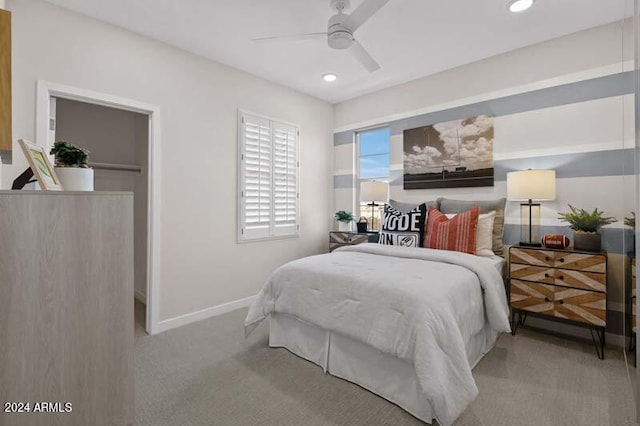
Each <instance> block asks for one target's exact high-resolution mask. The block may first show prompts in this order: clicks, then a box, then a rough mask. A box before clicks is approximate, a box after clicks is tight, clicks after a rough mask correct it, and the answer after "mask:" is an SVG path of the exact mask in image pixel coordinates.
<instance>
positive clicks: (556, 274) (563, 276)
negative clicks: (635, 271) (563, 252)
mask: <svg viewBox="0 0 640 426" xmlns="http://www.w3.org/2000/svg"><path fill="white" fill-rule="evenodd" d="M510 272H511V273H510V277H511V278H515V279H518V280H524V281H536V282H540V283H544V284H554V285H561V286H566V287H576V288H582V289H585V290H596V291H602V292H605V291H607V286H606V283H607V277H606V275H605V274H598V273H595V272H583V271H576V270H571V269H558V268H549V267H542V266H531V265H521V264H518V263H512V264H511V265H510Z"/></svg>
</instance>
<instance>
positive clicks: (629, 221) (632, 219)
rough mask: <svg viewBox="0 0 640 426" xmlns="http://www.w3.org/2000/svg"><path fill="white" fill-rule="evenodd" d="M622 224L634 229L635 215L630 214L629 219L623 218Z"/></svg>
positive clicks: (633, 213)
mask: <svg viewBox="0 0 640 426" xmlns="http://www.w3.org/2000/svg"><path fill="white" fill-rule="evenodd" d="M624 224H625V225H627V226H630V227H632V228H634V229H635V227H636V214H635V212H631V216H630V217H625V218H624Z"/></svg>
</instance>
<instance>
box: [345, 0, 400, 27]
mask: <svg viewBox="0 0 640 426" xmlns="http://www.w3.org/2000/svg"><path fill="white" fill-rule="evenodd" d="M388 2H389V0H364V1H363V2H362V3H361V4H360V6H358V7H357V8H356V9H355V10H354V11H353V12H351V14H350V15H349V17H348V18H347V19H345V21H344V22H343V23H342V25H344V26H345V27H347V28H349V29H350V30H351V31H352V32H353V31H355V30H357V29H358V28H360V26H361V25H362V24H364V23H365V22H367V20H368V19H369V18H371V17H372V16H373V15H374V14H375V13H376V12H377V11H378V10H380V9H382V7H383V6H384V5H385V4H387V3H388Z"/></svg>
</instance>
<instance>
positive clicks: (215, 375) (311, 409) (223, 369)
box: [135, 302, 635, 426]
mask: <svg viewBox="0 0 640 426" xmlns="http://www.w3.org/2000/svg"><path fill="white" fill-rule="evenodd" d="M136 305H137V306H136V310H137V312H136V322H137V324H136V341H135V376H136V377H135V391H136V393H135V396H136V400H135V405H136V424H137V425H153V426H169V425H175V426H198V425H203V426H204V425H207V426H209V425H295V426H303V425H304V426H315V425H318V426H319V425H368V426H371V425H398V426H400V425H424V423H422V422H421V421H420V420H418V419H416V418H414V417H413V416H411V415H410V414H408V413H406V412H405V411H403V410H402V409H401V408H399V407H397V406H395V405H393V404H391V403H389V402H387V401H386V400H384V399H382V398H380V397H378V396H376V395H374V394H372V393H371V392H368V391H366V390H364V389H362V388H360V387H359V386H357V385H354V384H352V383H349V382H347V381H344V380H341V379H338V378H335V377H332V376H330V375H328V374H325V373H323V371H322V369H321V368H320V367H318V366H316V365H315V364H312V363H310V362H308V361H305V360H303V359H301V358H299V357H297V356H295V355H293V354H291V353H290V352H288V351H287V350H286V349H272V348H269V347H268V326H267V324H263V325H262V326H261V327H260V328H258V329H257V330H256V331H255V332H254V333H253V334H252V335H251V336H250V337H249V338H248V339H246V340H245V338H244V332H243V327H242V323H243V320H244V317H245V315H246V311H247V310H246V309H240V310H237V311H234V312H230V313H228V314H225V315H221V316H218V317H214V318H210V319H207V320H204V321H200V322H198V323H194V324H190V325H187V326H184V327H181V328H178V329H175V330H171V331H167V332H164V333H162V334H159V335H156V336H148V335H146V334H145V333H144V330H143V328H142V325H141V324H142V322H143V321H144V316H143V314H140V311H141V310H143V309H144V307H143V306H142V305H140V304H139V302H136ZM631 370H632V374H633V375H635V369H633V368H632V369H631ZM473 375H474V377H475V380H476V383H477V385H478V388H479V390H480V395H479V396H478V398H477V399H476V400H475V401H474V402H473V403H472V404H471V405H470V406H469V408H468V409H467V410H466V411H465V412H464V413H463V415H462V416H461V417H460V418H459V419H458V420H457V421H456V423H455V425H456V426H463V425H487V426H488V425H492V426H499V425H505V426H506V425H509V426H513V425H522V426H528V425H532V426H533V425H536V426H539V425H559V426H562V425H567V426H581V425H590V426H591V425H593V426H598V425H602V426H606V425H613V426H626V425H634V424H635V421H634V419H635V408H634V403H633V395H632V391H631V389H632V385H634V383H631V381H630V379H629V374H628V372H627V367H626V365H625V361H624V357H623V350H622V349H619V348H609V349H608V351H607V357H606V359H605V360H604V361H600V360H599V359H598V358H597V356H596V355H595V351H594V349H593V347H592V346H591V345H590V344H589V343H586V342H576V341H571V340H566V339H562V338H558V337H554V336H549V335H546V334H543V333H539V332H535V331H531V330H527V329H521V330H520V331H518V335H516V336H511V335H509V334H505V335H502V336H501V337H500V338H499V340H498V343H497V345H496V347H495V348H494V349H493V350H492V351H491V352H490V353H489V354H487V355H486V356H485V357H484V358H483V359H482V360H481V361H480V363H479V364H478V365H477V366H476V368H475V369H474V370H473Z"/></svg>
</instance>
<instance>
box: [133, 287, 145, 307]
mask: <svg viewBox="0 0 640 426" xmlns="http://www.w3.org/2000/svg"><path fill="white" fill-rule="evenodd" d="M133 296H134V297H135V298H136V300H137V301H139V302H140V303H142V304H143V305H146V304H147V295H146V294H145V293H143V292H141V291H140V290H138V289H136V290H134V291H133Z"/></svg>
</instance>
